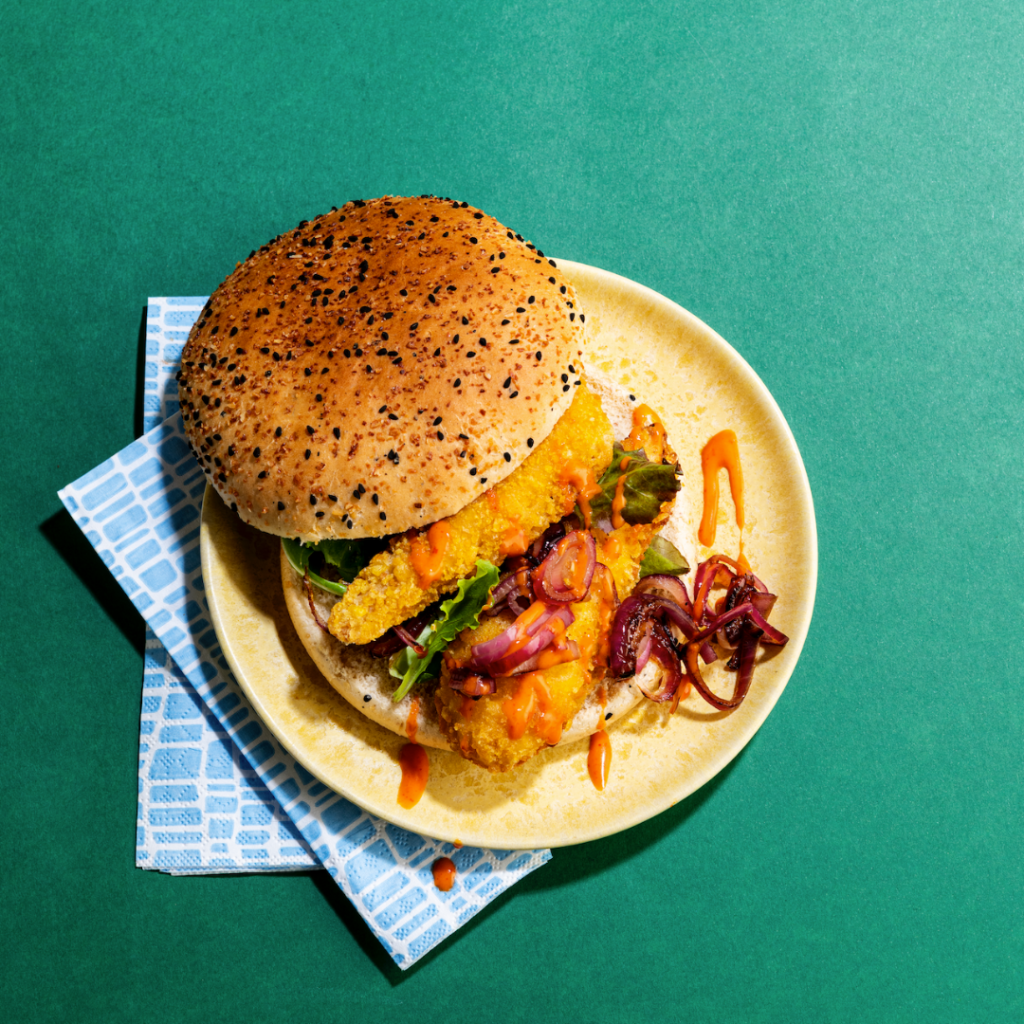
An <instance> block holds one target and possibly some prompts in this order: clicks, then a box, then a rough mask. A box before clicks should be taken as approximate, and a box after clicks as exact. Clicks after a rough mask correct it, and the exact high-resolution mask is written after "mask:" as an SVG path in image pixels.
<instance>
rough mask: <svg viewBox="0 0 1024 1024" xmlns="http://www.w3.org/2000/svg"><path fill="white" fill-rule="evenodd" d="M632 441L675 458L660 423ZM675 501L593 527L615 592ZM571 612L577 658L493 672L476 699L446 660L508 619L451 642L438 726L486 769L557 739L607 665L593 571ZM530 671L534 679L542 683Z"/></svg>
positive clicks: (465, 652) (601, 601) (626, 583)
mask: <svg viewBox="0 0 1024 1024" xmlns="http://www.w3.org/2000/svg"><path fill="white" fill-rule="evenodd" d="M631 441H632V443H631V444H630V445H629V447H631V448H644V449H645V450H646V451H647V452H649V453H651V454H652V455H653V457H655V458H659V459H660V458H665V459H666V460H667V461H671V462H674V461H675V454H674V453H673V452H672V450H671V449H670V448H669V447H668V445H667V444H666V443H665V440H664V433H663V431H661V430H660V424H657V423H655V424H654V425H653V426H650V427H649V426H647V425H646V424H644V423H640V424H638V426H637V429H636V430H635V431H634V433H633V434H632V435H631ZM674 501H675V499H674V498H673V499H671V500H670V501H666V502H664V503H663V504H662V506H661V510H660V512H659V514H658V516H657V518H656V519H655V520H654V521H653V522H652V523H641V524H638V525H635V526H630V525H628V524H627V525H624V526H620V527H619V528H617V529H614V530H612V531H611V533H608V534H606V533H604V532H603V531H602V530H599V529H597V528H595V529H594V530H593V533H594V535H595V538H596V539H597V552H598V554H597V557H598V561H599V562H600V563H601V564H603V565H605V566H607V567H608V569H610V570H611V574H612V577H613V578H614V580H615V588H616V592H617V594H618V596H619V597H620V598H621V597H625V596H626V595H628V594H630V593H632V590H633V588H634V587H635V586H636V583H637V579H638V578H639V575H640V563H641V561H642V560H643V556H644V552H645V551H646V550H647V547H648V545H649V544H650V543H651V540H652V539H653V538H654V536H655V534H656V533H658V531H659V530H660V529H661V528H662V526H663V525H664V523H665V521H666V520H667V519H668V517H669V514H670V513H671V511H672V505H673V504H674ZM572 612H573V615H574V616H575V620H574V622H573V623H572V625H571V626H569V628H568V630H567V636H568V637H569V639H571V640H575V641H576V643H577V644H578V645H579V650H580V657H579V658H578V659H577V660H575V661H570V662H564V663H563V664H560V665H555V666H552V667H550V668H545V669H541V670H540V671H538V672H535V673H529V674H528V675H529V677H531V678H529V679H528V678H527V677H526V676H502V677H499V678H498V679H497V680H496V683H497V690H496V691H495V692H494V693H493V694H490V695H488V696H486V697H479V698H477V699H475V700H474V699H472V698H467V697H464V696H463V695H462V694H461V693H459V692H458V691H456V690H453V689H451V687H450V686H449V685H448V678H449V673H448V670H449V667H450V664H451V662H452V660H456V661H457V660H460V659H467V658H468V657H469V655H470V648H471V647H472V646H473V645H474V644H480V643H483V642H484V641H486V640H490V639H491V638H492V637H494V636H497V635H498V634H499V633H500V632H502V630H504V629H506V628H508V626H509V625H510V623H511V622H512V621H513V620H512V617H511V615H509V614H506V615H502V616H495V617H493V618H490V619H484V620H483V621H482V622H481V623H480V625H479V626H478V627H477V628H476V629H474V630H467V631H466V632H464V633H463V634H461V636H459V638H458V639H457V640H456V641H455V642H454V643H452V644H450V645H449V647H448V649H447V652H446V655H447V656H446V659H445V667H444V668H443V670H442V674H441V684H440V685H439V686H438V688H437V691H436V693H435V698H434V699H435V704H436V706H437V711H438V720H439V723H440V725H441V729H442V731H443V732H444V733H445V735H447V737H448V739H449V742H450V743H451V745H452V749H453V750H457V751H459V752H460V753H461V754H462V756H463V757H465V758H468V759H469V760H470V761H474V762H476V763H477V764H479V765H480V766H481V767H484V768H489V769H490V770H491V771H507V770H508V769H510V768H514V767H515V766H516V765H519V764H522V763H523V762H524V761H526V760H528V759H529V758H531V757H533V755H534V754H536V753H537V752H538V751H540V750H542V749H543V748H544V747H546V746H550V745H552V744H553V743H554V742H557V739H558V736H559V735H560V734H561V731H562V730H563V729H564V728H566V727H567V726H568V725H570V724H571V722H572V720H573V718H574V716H575V715H576V712H577V711H579V710H580V708H581V707H582V706H583V705H584V703H586V700H587V698H588V697H589V696H590V694H591V692H592V691H593V689H594V687H595V686H596V685H597V684H598V683H599V682H600V681H601V679H602V678H603V677H604V673H605V669H606V667H607V663H608V636H607V633H608V630H609V628H610V624H611V616H612V615H613V614H614V608H613V606H612V602H611V601H609V600H608V596H607V594H606V593H605V592H604V591H603V590H602V588H601V587H600V586H599V585H598V582H597V577H596V576H595V582H594V583H593V584H592V585H591V587H590V592H589V593H588V595H587V597H586V598H585V599H584V600H583V601H579V602H577V603H575V604H573V605H572ZM532 677H540V685H538V684H537V681H536V680H535V679H534V678H532ZM531 689H532V690H533V694H532V695H531V693H530V690H531ZM531 701H532V702H531ZM524 708H525V709H526V715H525V719H526V730H525V732H523V734H522V735H518V736H516V735H513V734H514V733H515V732H516V730H515V729H514V728H513V719H514V718H515V717H516V714H517V712H518V713H519V714H520V715H522V713H523V709H524Z"/></svg>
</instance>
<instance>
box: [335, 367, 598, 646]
mask: <svg viewBox="0 0 1024 1024" xmlns="http://www.w3.org/2000/svg"><path fill="white" fill-rule="evenodd" d="M611 448H612V433H611V425H610V423H609V422H608V417H607V416H606V415H605V414H604V411H603V410H602V408H601V403H600V401H599V400H598V399H597V398H596V397H595V396H594V395H593V394H591V393H590V392H589V391H588V390H587V387H586V384H581V385H580V386H579V387H578V388H577V389H576V395H575V398H574V399H573V402H572V405H570V407H569V409H568V410H567V411H566V412H565V414H564V415H563V416H562V418H561V419H560V420H559V421H558V423H556V424H555V427H554V429H553V430H552V432H551V433H550V434H549V435H548V436H547V437H546V438H545V439H544V440H543V441H542V442H541V443H540V444H538V445H537V448H536V450H535V451H534V452H533V453H532V454H531V455H530V457H529V458H528V459H527V460H526V461H525V462H524V463H523V464H522V465H521V466H519V467H518V468H517V469H516V470H515V471H514V472H512V473H511V474H510V475H509V476H507V477H506V478H505V479H504V480H502V481H501V482H500V483H498V484H496V485H495V486H494V487H493V488H491V490H489V491H487V492H486V493H485V494H482V495H480V497H478V498H476V499H475V500H473V501H472V502H470V504H469V505H467V506H466V507H465V508H464V509H462V510H461V511H459V512H457V513H456V514H455V515H453V516H451V517H450V518H448V519H446V520H442V522H441V524H436V525H435V527H432V528H431V530H430V531H429V532H427V531H424V532H423V533H420V534H418V535H413V536H412V537H409V536H403V537H401V538H400V539H399V540H397V541H396V542H395V543H394V545H393V547H392V548H391V550H389V551H382V552H381V553H380V554H378V555H376V556H375V557H374V558H373V560H372V561H371V562H370V564H369V565H368V566H367V567H366V568H365V569H364V570H363V571H362V572H361V573H359V575H358V576H357V577H356V578H355V580H353V581H352V583H351V585H350V586H349V588H348V591H347V592H346V594H345V596H344V597H343V598H342V599H341V600H340V601H338V603H337V604H335V606H334V608H333V609H332V611H331V616H330V620H329V621H328V628H329V629H330V631H331V633H332V634H333V635H334V636H335V637H337V638H338V639H339V640H340V641H341V642H342V643H346V644H366V643H369V642H370V641H371V640H375V639H377V638H378V637H379V636H381V635H382V634H383V633H385V632H386V631H387V630H388V629H389V628H390V627H391V626H394V625H396V624H397V623H400V622H404V621H405V620H406V619H408V618H411V617H412V616H413V615H415V614H416V613H417V612H420V611H422V610H423V609H424V608H426V607H427V606H428V605H430V604H432V603H433V602H434V601H436V600H437V599H438V598H439V597H440V596H441V595H442V594H445V593H449V592H451V591H453V590H455V588H456V586H457V585H458V581H459V580H460V579H463V578H464V577H466V576H472V575H473V573H474V572H475V571H476V561H477V559H478V558H482V559H485V560H487V561H490V562H495V563H500V562H501V561H502V560H503V559H504V557H505V556H506V555H508V554H510V553H513V552H516V551H519V552H521V551H523V550H525V549H526V547H527V546H528V545H529V544H530V543H531V542H532V541H533V540H535V539H536V538H537V537H539V536H540V535H541V534H542V533H543V532H544V530H546V529H547V527H548V526H549V525H550V524H551V523H553V522H556V521H557V520H559V519H561V518H562V517H563V516H565V515H567V514H568V513H569V512H570V511H572V509H573V507H574V506H575V504H576V501H577V497H578V494H579V490H580V487H581V486H584V485H585V483H586V482H587V481H591V482H592V481H594V480H595V479H596V477H598V476H600V475H601V473H602V472H603V471H604V469H605V468H606V467H607V465H608V462H609V460H610V458H611ZM438 529H440V531H441V532H439V533H437V532H435V531H437V530H438ZM445 535H446V536H445ZM425 564H427V565H429V570H428V571H427V572H424V565H425ZM424 584H426V585H424Z"/></svg>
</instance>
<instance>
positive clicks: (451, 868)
mask: <svg viewBox="0 0 1024 1024" xmlns="http://www.w3.org/2000/svg"><path fill="white" fill-rule="evenodd" d="M430 870H431V871H432V872H433V875H434V885H435V886H436V887H437V888H438V889H440V890H441V892H448V891H449V890H450V889H451V887H452V886H453V885H454V884H455V863H454V862H453V861H452V859H451V858H450V857H438V858H437V860H435V861H434V863H433V866H432V867H431V869H430Z"/></svg>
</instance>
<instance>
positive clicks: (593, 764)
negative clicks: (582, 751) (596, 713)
mask: <svg viewBox="0 0 1024 1024" xmlns="http://www.w3.org/2000/svg"><path fill="white" fill-rule="evenodd" d="M611 766H612V741H611V740H610V739H609V738H608V733H607V732H606V731H605V728H604V724H603V723H602V725H601V728H600V729H598V730H597V732H592V733H591V734H590V750H589V751H588V753H587V773H588V774H589V775H590V781H591V782H592V783H593V784H594V789H604V787H605V786H606V785H608V773H609V771H610V770H611Z"/></svg>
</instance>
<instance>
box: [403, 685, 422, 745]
mask: <svg viewBox="0 0 1024 1024" xmlns="http://www.w3.org/2000/svg"><path fill="white" fill-rule="evenodd" d="M419 721H420V699H419V697H418V696H417V697H413V699H412V700H411V701H410V702H409V714H408V715H406V717H405V735H406V736H408V737H409V742H410V743H415V742H416V730H417V729H418V728H419Z"/></svg>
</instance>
